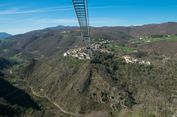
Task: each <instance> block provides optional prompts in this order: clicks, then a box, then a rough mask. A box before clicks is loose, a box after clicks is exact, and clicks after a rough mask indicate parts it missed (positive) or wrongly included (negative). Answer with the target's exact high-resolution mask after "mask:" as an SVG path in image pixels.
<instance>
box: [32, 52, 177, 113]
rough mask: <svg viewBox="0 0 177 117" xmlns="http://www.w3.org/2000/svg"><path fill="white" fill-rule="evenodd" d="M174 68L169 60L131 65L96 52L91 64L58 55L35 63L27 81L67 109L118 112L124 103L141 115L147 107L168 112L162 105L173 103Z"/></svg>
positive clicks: (174, 87) (85, 111)
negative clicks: (162, 62)
mask: <svg viewBox="0 0 177 117" xmlns="http://www.w3.org/2000/svg"><path fill="white" fill-rule="evenodd" d="M176 68H177V66H176V64H175V62H173V61H170V62H168V63H166V64H164V65H162V66H153V65H152V66H144V65H133V64H125V63H124V62H123V61H122V60H121V59H118V58H116V57H111V56H107V55H99V54H98V55H96V57H95V59H93V60H92V62H91V64H90V63H89V61H79V60H76V59H72V58H63V57H61V58H60V57H59V58H57V59H50V60H49V61H48V60H46V61H44V62H42V63H38V64H37V66H36V67H35V68H34V72H33V74H32V75H31V76H30V78H29V81H30V82H31V85H32V86H33V87H35V89H36V90H38V91H39V92H40V91H41V93H42V94H47V95H48V96H50V97H51V98H52V99H53V100H55V101H56V102H57V103H58V104H60V105H61V106H62V107H63V108H64V109H65V110H68V111H73V112H80V113H90V112H92V111H95V110H97V111H98V112H99V111H102V112H105V111H106V112H107V113H108V114H110V115H112V116H118V113H119V112H120V110H124V106H125V107H128V108H129V109H130V110H131V109H132V111H133V113H132V112H131V111H130V112H129V114H135V115H136V114H138V113H139V115H142V114H141V113H143V116H144V114H147V113H146V110H147V111H148V112H151V115H157V114H160V115H164V114H168V115H171V114H172V112H171V111H170V110H169V108H166V106H165V105H170V106H174V104H173V102H171V101H172V100H171V101H169V99H171V96H172V95H173V93H174V92H172V91H173V90H176V89H177V87H176V85H175V82H176V81H177V79H176V78H175V76H177V73H176V70H177V69H176ZM164 81H165V82H164ZM166 87H168V90H167V89H166ZM42 90H44V91H42ZM162 102H163V103H162ZM135 110H136V111H137V113H136V111H135Z"/></svg>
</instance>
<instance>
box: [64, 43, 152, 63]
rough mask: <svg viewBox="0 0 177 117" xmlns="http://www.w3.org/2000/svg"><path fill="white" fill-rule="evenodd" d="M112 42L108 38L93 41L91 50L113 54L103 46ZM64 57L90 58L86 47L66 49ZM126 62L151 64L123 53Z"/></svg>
mask: <svg viewBox="0 0 177 117" xmlns="http://www.w3.org/2000/svg"><path fill="white" fill-rule="evenodd" d="M110 43H112V42H111V41H109V40H105V41H100V42H98V43H93V44H92V45H91V50H92V52H95V51H98V52H100V53H107V54H114V52H113V51H110V50H108V49H107V48H105V44H110ZM63 56H64V57H73V58H76V59H79V60H90V59H91V58H90V55H89V54H88V50H87V48H86V47H80V48H74V49H70V50H68V51H66V52H65V53H64V54H63ZM121 58H122V59H123V60H124V61H125V62H126V63H132V64H143V65H151V62H150V61H145V60H139V59H138V58H134V57H131V56H130V55H124V56H122V57H121Z"/></svg>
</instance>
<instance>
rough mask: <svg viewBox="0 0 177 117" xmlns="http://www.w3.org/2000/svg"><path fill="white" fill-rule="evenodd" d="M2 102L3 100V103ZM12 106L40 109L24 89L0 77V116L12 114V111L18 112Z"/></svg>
mask: <svg viewBox="0 0 177 117" xmlns="http://www.w3.org/2000/svg"><path fill="white" fill-rule="evenodd" d="M3 102H5V105H4V103H3ZM14 106H15V107H20V108H22V109H24V110H25V109H28V108H32V109H33V110H40V107H39V106H38V104H37V103H36V102H34V101H33V100H32V98H31V97H30V96H29V95H28V94H27V93H26V92H25V91H23V90H21V89H18V88H16V87H14V86H12V85H11V84H10V83H8V82H7V81H5V80H4V79H1V78H0V116H1V115H6V116H13V113H14V114H17V113H19V112H18V111H19V110H18V109H17V108H15V109H12V107H14Z"/></svg>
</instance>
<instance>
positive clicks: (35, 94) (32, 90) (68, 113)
mask: <svg viewBox="0 0 177 117" xmlns="http://www.w3.org/2000/svg"><path fill="white" fill-rule="evenodd" d="M28 87H29V88H30V90H31V92H32V94H33V95H34V96H36V97H39V98H46V99H47V100H48V101H49V102H50V103H52V104H53V105H55V106H56V107H57V108H58V109H59V110H60V111H61V112H63V113H65V114H67V115H71V116H74V117H83V115H81V114H76V113H72V112H68V111H66V110H64V109H63V108H62V107H61V106H60V105H58V104H57V103H56V102H54V101H52V100H51V99H50V98H49V97H48V96H42V95H40V94H38V93H37V92H35V91H34V89H33V87H31V86H28Z"/></svg>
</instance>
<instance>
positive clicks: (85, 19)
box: [72, 0, 91, 54]
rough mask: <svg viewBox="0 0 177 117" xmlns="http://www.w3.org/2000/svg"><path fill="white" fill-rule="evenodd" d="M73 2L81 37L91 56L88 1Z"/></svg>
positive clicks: (74, 0) (75, 0)
mask: <svg viewBox="0 0 177 117" xmlns="http://www.w3.org/2000/svg"><path fill="white" fill-rule="evenodd" d="M72 2H73V6H74V9H75V12H76V15H77V19H78V22H79V25H80V30H81V36H82V38H83V40H84V42H85V44H86V47H87V50H89V54H90V49H91V39H90V26H89V14H88V0H72Z"/></svg>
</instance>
